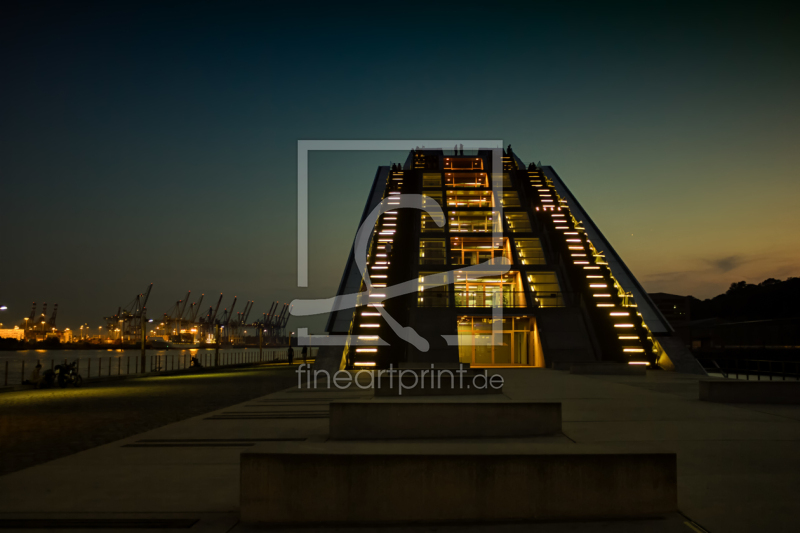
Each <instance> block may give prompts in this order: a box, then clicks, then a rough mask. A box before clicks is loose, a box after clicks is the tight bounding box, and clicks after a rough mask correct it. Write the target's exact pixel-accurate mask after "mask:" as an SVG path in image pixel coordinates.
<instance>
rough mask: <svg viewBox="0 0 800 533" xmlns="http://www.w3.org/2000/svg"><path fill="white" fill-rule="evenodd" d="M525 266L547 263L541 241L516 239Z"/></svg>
mask: <svg viewBox="0 0 800 533" xmlns="http://www.w3.org/2000/svg"><path fill="white" fill-rule="evenodd" d="M514 243H515V244H516V246H517V252H519V258H520V260H521V261H522V264H523V265H544V264H545V263H546V262H547V261H546V260H545V257H544V250H542V243H541V241H540V240H539V239H514Z"/></svg>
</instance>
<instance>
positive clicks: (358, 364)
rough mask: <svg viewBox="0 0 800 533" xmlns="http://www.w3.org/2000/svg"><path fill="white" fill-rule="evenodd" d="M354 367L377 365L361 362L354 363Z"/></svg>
mask: <svg viewBox="0 0 800 533" xmlns="http://www.w3.org/2000/svg"><path fill="white" fill-rule="evenodd" d="M353 366H375V363H372V362H360V363H353Z"/></svg>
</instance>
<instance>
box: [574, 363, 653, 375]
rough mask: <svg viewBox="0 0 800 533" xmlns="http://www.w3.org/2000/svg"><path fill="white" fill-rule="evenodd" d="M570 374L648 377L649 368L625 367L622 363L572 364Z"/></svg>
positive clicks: (638, 366) (642, 366)
mask: <svg viewBox="0 0 800 533" xmlns="http://www.w3.org/2000/svg"><path fill="white" fill-rule="evenodd" d="M569 373H570V374H585V375H596V376H646V375H647V366H645V365H625V364H622V363H603V362H599V361H598V362H596V363H594V362H593V363H572V364H571V365H570V369H569Z"/></svg>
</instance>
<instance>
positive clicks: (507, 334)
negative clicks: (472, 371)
mask: <svg viewBox="0 0 800 533" xmlns="http://www.w3.org/2000/svg"><path fill="white" fill-rule="evenodd" d="M492 320H493V319H492V318H488V317H471V316H461V317H458V359H459V361H460V362H462V363H469V364H470V365H473V366H492V365H503V366H511V365H520V366H527V365H533V364H534V361H533V360H532V359H533V358H532V357H530V355H531V353H532V352H534V351H535V350H536V348H535V347H534V346H532V343H533V342H534V338H533V335H532V331H531V330H532V327H531V323H532V320H533V319H531V318H528V317H506V318H503V319H500V320H501V322H502V333H500V334H499V335H495V338H494V339H492V335H493V334H492ZM492 340H494V342H491V341H492Z"/></svg>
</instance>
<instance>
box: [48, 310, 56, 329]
mask: <svg viewBox="0 0 800 533" xmlns="http://www.w3.org/2000/svg"><path fill="white" fill-rule="evenodd" d="M57 315H58V304H56V305H55V307H53V315H52V316H51V317H50V322H49V324H50V327H51V328H55V327H56V316H57Z"/></svg>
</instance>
